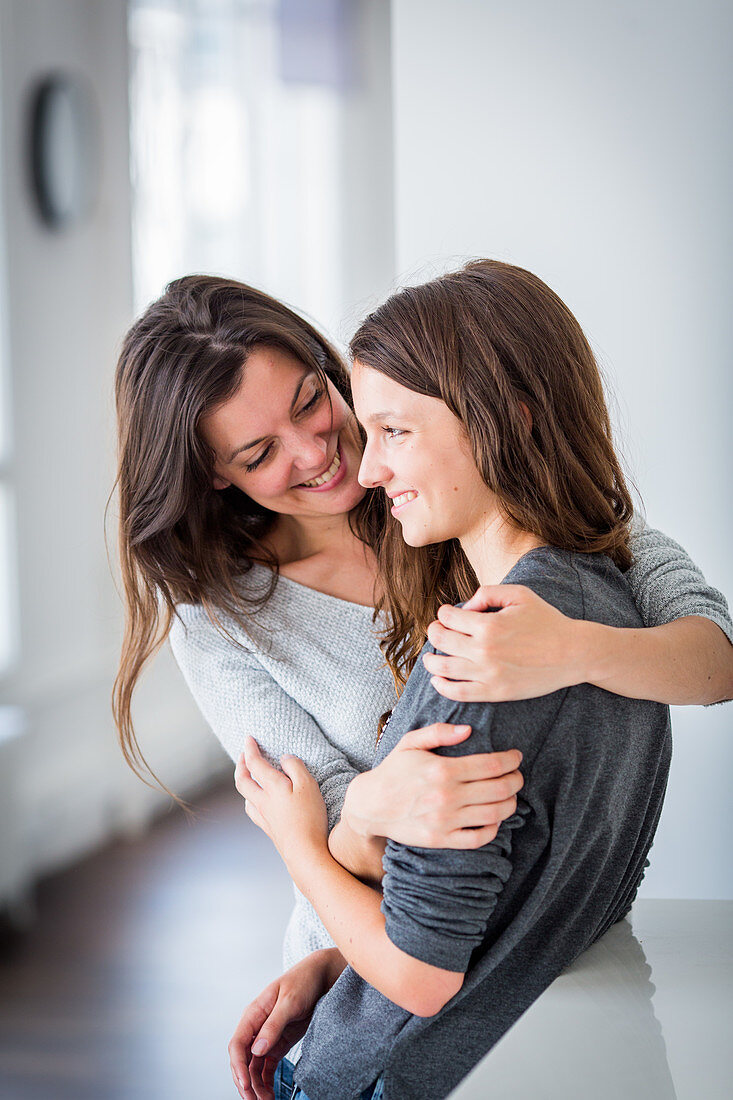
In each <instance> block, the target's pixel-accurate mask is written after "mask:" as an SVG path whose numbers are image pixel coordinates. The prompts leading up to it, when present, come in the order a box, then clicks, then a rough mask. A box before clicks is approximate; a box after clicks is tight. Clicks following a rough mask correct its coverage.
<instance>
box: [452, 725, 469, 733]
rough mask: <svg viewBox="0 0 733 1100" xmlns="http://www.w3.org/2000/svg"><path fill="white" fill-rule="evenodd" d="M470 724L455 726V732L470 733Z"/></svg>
mask: <svg viewBox="0 0 733 1100" xmlns="http://www.w3.org/2000/svg"><path fill="white" fill-rule="evenodd" d="M470 732H471V727H470V726H456V733H470Z"/></svg>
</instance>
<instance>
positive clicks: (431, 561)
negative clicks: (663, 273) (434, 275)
mask: <svg viewBox="0 0 733 1100" xmlns="http://www.w3.org/2000/svg"><path fill="white" fill-rule="evenodd" d="M350 350H351V354H352V356H353V358H354V360H358V361H359V362H360V363H363V364H364V365H365V366H368V367H372V368H373V369H374V370H377V371H380V372H381V373H382V374H385V375H387V377H389V378H391V379H392V380H393V381H395V382H397V383H399V385H401V386H406V387H407V388H408V389H410V390H413V391H414V392H416V393H421V394H425V395H427V396H430V397H437V398H440V399H441V400H442V401H444V402H445V404H446V405H447V406H448V408H449V409H450V410H451V412H452V413H453V414H454V415H455V416H456V417H457V418H458V419H459V420H460V421H461V423H462V424H463V426H464V428H465V431H466V433H467V435H468V439H469V441H470V444H471V448H472V452H473V457H474V459H475V462H476V465H477V467H478V469H479V471H480V473H481V475H482V477H483V480H484V481H485V483H486V485H487V486H488V487H489V489H491V491H492V492H493V493H494V494H495V495H496V498H497V500H498V503H499V507H500V508H501V510H502V512H503V514H504V516H505V517H506V518H507V519H508V520H509V521H510V522H511V523H513V524H514V525H515V526H516V527H518V528H519V529H521V530H523V531H529V532H531V533H532V534H534V535H537V536H538V537H539V538H541V539H542V540H543V541H544V542H545V543H547V544H549V545H551V546H556V547H559V548H560V549H564V550H575V551H582V552H586V553H604V554H607V555H608V556H609V557H610V558H611V559H612V560H613V561H614V562H615V563H616V565H617V566H618V567H619V568H620V569H622V570H625V569H627V568H628V567H629V565H630V564H631V553H630V550H629V530H630V522H631V517H632V511H633V505H632V500H631V496H630V493H629V490H628V488H627V486H626V482H625V479H624V475H623V472H622V469H621V465H620V463H619V461H618V459H617V457H616V454H615V451H614V447H613V442H612V438H611V425H610V420H609V416H608V412H607V409H606V403H605V399H604V394H603V385H602V382H601V377H600V373H599V370H598V366H597V364H596V361H595V358H594V356H593V352H592V351H591V349H590V346H589V344H588V341H587V340H586V338H585V336H584V335H583V332H582V330H581V328H580V325H579V324H578V322H577V321H576V319H575V317H574V316H573V314H572V313H571V312H570V310H569V309H568V308H567V306H565V305H564V304H563V302H562V301H561V300H560V299H559V298H558V296H557V295H556V294H555V293H554V292H553V291H552V290H550V288H549V287H548V286H546V285H545V283H543V282H542V280H541V279H538V278H537V276H536V275H532V274H531V273H530V272H529V271H525V270H523V269H522V268H519V267H514V266H512V265H510V264H506V263H500V262H498V261H495V260H477V261H474V262H472V263H469V264H467V265H466V266H465V267H464V268H462V269H461V270H460V271H457V272H454V273H452V274H449V275H444V276H442V277H441V278H438V279H435V280H433V281H432V282H429V283H425V284H423V285H422V286H416V287H408V288H406V289H404V290H402V291H401V292H399V293H398V294H395V295H393V296H392V297H391V298H389V299H388V300H387V301H386V302H385V303H384V304H383V305H382V306H380V307H379V309H377V310H376V311H375V312H374V313H372V314H371V315H370V316H369V317H368V318H367V319H366V321H364V323H363V324H362V325H361V327H360V328H359V330H358V332H357V333H356V335H355V336H354V338H353V340H352V341H351V347H350ZM527 414H529V415H527ZM375 507H376V505H374V506H373V508H372V511H371V512H370V513H369V514H368V519H369V525H368V530H365V534H366V537H367V538H368V539H369V541H370V542H371V543H372V545H373V547H374V549H375V551H376V553H377V557H378V561H379V572H380V579H381V582H382V585H383V587H384V593H385V595H384V598H383V600H382V604H381V606H382V607H383V608H385V609H387V610H388V612H389V617H390V619H391V625H390V626H389V628H388V629H387V630H386V631H385V633H384V635H383V649H384V652H385V655H386V657H387V659H388V661H389V664H390V667H391V668H392V672H393V675H394V676H395V680H396V682H397V683H398V685H399V684H401V683H404V681H405V679H406V678H407V676H408V675H409V672H410V670H411V669H412V666H413V665H414V663H415V660H416V658H417V655H418V654H419V652H420V649H421V648H422V646H423V644H424V641H425V635H426V631H427V627H428V625H429V624H430V623H431V622H432V620H433V619H434V618H435V617H436V614H437V610H438V607H439V606H440V604H441V603H456V602H458V601H460V600H465V599H468V598H469V597H470V596H471V595H472V594H473V592H474V591H475V588H476V584H477V581H476V577H475V575H474V573H473V570H472V569H471V566H470V564H469V562H468V560H467V558H466V556H465V554H464V553H463V551H462V549H461V547H460V544H459V543H458V542H457V541H453V542H448V543H444V544H441V545H434V546H426V547H420V548H413V547H410V546H407V545H406V544H405V542H404V541H403V539H402V535H401V532H400V526H399V523H397V522H396V521H395V520H391V519H390V517H389V514H388V513H387V511H386V508H382V510H381V515H380V518H379V519H378V520H377V521H376V522H375V514H374V508H375Z"/></svg>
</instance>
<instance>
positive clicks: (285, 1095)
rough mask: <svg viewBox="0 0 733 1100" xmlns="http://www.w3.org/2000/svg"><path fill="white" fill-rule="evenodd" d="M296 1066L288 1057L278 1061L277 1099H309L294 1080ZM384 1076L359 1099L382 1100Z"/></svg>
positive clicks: (276, 1078) (276, 1075)
mask: <svg viewBox="0 0 733 1100" xmlns="http://www.w3.org/2000/svg"><path fill="white" fill-rule="evenodd" d="M293 1069H294V1066H293V1065H292V1063H291V1062H289V1061H288V1060H287V1058H283V1060H282V1061H281V1062H279V1063H278V1067H277V1069H276V1070H275V1100H308V1097H307V1096H306V1095H305V1093H304V1092H303V1091H302V1090H301V1089H299V1088H298V1086H297V1085H296V1084H295V1081H294V1080H293ZM382 1091H383V1085H382V1078H381V1077H380V1078H378V1080H376V1081H375V1082H374V1084H373V1085H370V1086H369V1088H368V1089H365V1090H364V1092H363V1093H362V1094H361V1096H360V1098H359V1100H382Z"/></svg>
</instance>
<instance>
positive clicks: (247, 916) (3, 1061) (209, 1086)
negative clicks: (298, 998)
mask: <svg viewBox="0 0 733 1100" xmlns="http://www.w3.org/2000/svg"><path fill="white" fill-rule="evenodd" d="M195 809H196V817H195V819H194V820H193V821H188V820H187V819H186V818H185V816H184V815H183V814H182V813H180V812H175V813H171V814H169V815H168V816H167V817H166V818H164V819H163V820H162V821H160V822H158V823H157V824H156V825H155V826H154V827H153V828H152V829H151V830H150V831H149V832H148V833H147V834H146V835H145V836H143V837H141V838H139V839H136V840H131V841H124V842H119V843H116V844H114V845H112V846H110V847H108V848H106V849H105V850H103V851H101V852H99V853H97V854H96V855H94V856H92V857H90V858H89V859H87V860H85V861H84V862H83V863H82V864H80V865H78V866H77V867H75V868H73V869H72V870H70V871H67V872H65V873H63V874H60V875H57V876H55V877H54V878H52V879H49V880H47V881H46V882H44V883H42V884H41V886H40V888H39V890H38V894H37V905H38V919H37V922H36V923H35V924H34V926H33V928H32V930H31V931H30V932H29V933H27V934H26V935H25V936H24V937H23V938H22V939H16V940H13V941H8V942H5V943H4V944H3V947H2V956H1V957H0V1097H1V1098H2V1100H168V1098H170V1100H220V1098H221V1100H225V1098H229V1100H235V1098H236V1095H237V1094H236V1090H235V1089H234V1085H233V1083H232V1080H231V1077H230V1075H229V1068H228V1058H227V1053H226V1045H227V1042H228V1039H229V1037H230V1034H231V1032H232V1030H233V1027H234V1025H235V1023H236V1021H237V1019H238V1018H239V1015H240V1013H241V1011H242V1009H243V1008H244V1007H245V1005H246V1004H247V1003H248V1002H249V1001H250V1000H251V999H252V997H253V996H254V995H255V994H256V993H257V992H258V991H259V990H260V989H261V988H262V987H263V986H264V985H266V984H267V982H268V981H270V980H271V978H272V977H274V976H275V973H277V972H279V970H280V949H281V943H282V936H283V932H284V928H285V924H286V921H287V917H288V914H289V910H290V906H291V903H292V895H291V886H290V882H289V880H288V877H287V874H286V872H285V870H284V868H283V867H282V864H281V863H280V861H279V859H278V858H277V856H276V855H275V853H274V850H273V849H272V848H271V846H270V842H269V841H268V840H267V838H266V837H265V836H264V835H263V834H262V833H260V832H259V830H257V829H256V828H255V827H254V826H253V825H252V824H251V823H250V822H249V821H248V819H247V818H246V816H245V815H244V812H243V808H242V800H241V799H240V798H239V796H238V795H237V794H236V792H234V791H233V790H232V789H231V787H230V785H229V784H227V786H226V787H225V788H223V789H220V790H217V791H215V792H213V793H212V794H210V795H208V796H207V797H205V798H203V799H202V800H201V801H200V802H198V803H197V804H196V807H195Z"/></svg>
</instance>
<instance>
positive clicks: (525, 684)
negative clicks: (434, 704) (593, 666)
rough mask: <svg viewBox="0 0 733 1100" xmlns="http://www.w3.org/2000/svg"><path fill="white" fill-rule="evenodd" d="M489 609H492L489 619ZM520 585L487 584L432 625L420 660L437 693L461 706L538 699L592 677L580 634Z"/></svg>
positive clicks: (578, 625) (576, 623) (575, 623)
mask: <svg viewBox="0 0 733 1100" xmlns="http://www.w3.org/2000/svg"><path fill="white" fill-rule="evenodd" d="M489 609H494V610H493V611H491V613H489V614H487V611H489ZM587 625H588V624H586V623H583V622H582V620H575V619H570V618H568V617H567V616H566V615H563V613H562V612H561V611H558V609H557V608H556V607H553V606H552V604H549V603H547V602H546V601H545V600H543V599H542V597H541V596H538V595H537V593H536V592H533V591H532V589H531V588H527V587H526V586H525V585H521V584H497V585H485V586H483V587H482V588H479V589H478V591H477V592H476V593H475V594H474V595H473V596H472V597H471V599H470V600H469V601H468V603H466V604H464V606H463V607H462V608H461V607H451V606H450V605H447V604H446V605H444V606H443V607H441V608H440V610H439V611H438V619H437V620H436V621H434V622H432V623H431V624H430V626H429V627H428V639H429V640H430V643H431V645H433V646H434V647H435V648H436V649H437V650H439V651H440V652H439V653H427V654H425V655H424V657H423V664H424V665H425V668H426V669H427V670H428V672H429V673H431V677H432V678H431V683H432V685H433V687H434V688H435V690H436V691H437V692H438V693H439V694H440V695H444V696H445V697H446V698H447V699H454V700H457V701H459V702H486V703H503V702H508V701H511V700H516V699H535V698H537V696H539V695H548V694H549V693H550V692H552V691H559V690H560V688H564V687H570V686H571V685H573V684H581V683H584V682H585V680H586V679H587V678H588V677H587V669H586V668H585V660H586V658H587V653H585V652H584V648H583V641H582V638H583V628H584V627H585V626H587Z"/></svg>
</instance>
